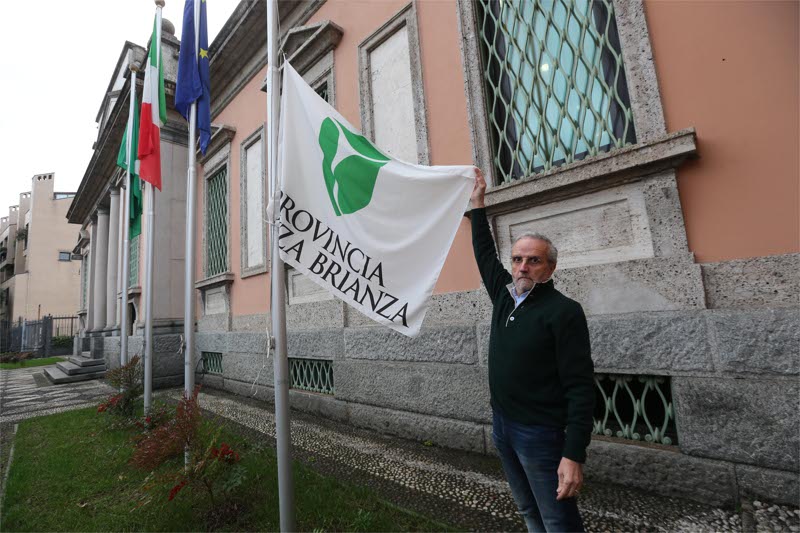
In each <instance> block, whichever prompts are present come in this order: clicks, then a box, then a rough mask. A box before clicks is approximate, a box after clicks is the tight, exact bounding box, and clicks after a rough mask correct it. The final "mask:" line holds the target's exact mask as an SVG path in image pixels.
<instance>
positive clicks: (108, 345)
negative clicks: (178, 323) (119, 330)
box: [102, 334, 183, 389]
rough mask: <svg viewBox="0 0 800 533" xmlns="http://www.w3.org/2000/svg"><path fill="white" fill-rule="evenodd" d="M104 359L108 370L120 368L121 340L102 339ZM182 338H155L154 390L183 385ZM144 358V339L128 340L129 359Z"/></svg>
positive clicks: (175, 335)
mask: <svg viewBox="0 0 800 533" xmlns="http://www.w3.org/2000/svg"><path fill="white" fill-rule="evenodd" d="M102 339H103V358H104V359H105V361H106V368H108V369H112V368H119V365H120V357H119V352H120V338H119V337H102ZM180 342H181V337H180V335H178V334H167V335H154V336H153V388H156V389H160V388H164V387H174V386H178V385H182V384H183V354H182V353H179V351H178V348H179V347H180ZM135 355H138V356H140V357H144V337H142V336H132V337H129V338H128V357H129V358H130V357H133V356H135Z"/></svg>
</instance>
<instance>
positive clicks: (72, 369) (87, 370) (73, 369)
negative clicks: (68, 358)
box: [56, 362, 106, 376]
mask: <svg viewBox="0 0 800 533" xmlns="http://www.w3.org/2000/svg"><path fill="white" fill-rule="evenodd" d="M56 367H58V369H59V370H61V371H62V372H64V373H65V374H68V375H70V376H74V375H76V374H92V373H95V372H105V371H106V365H105V364H103V365H102V366H99V365H94V366H79V365H76V364H75V363H69V362H61V363H57V364H56Z"/></svg>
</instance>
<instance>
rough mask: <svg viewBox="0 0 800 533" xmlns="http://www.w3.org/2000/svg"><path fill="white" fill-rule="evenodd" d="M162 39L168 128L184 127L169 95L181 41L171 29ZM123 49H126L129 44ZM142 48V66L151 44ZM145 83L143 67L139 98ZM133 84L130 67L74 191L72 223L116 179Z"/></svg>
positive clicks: (83, 217)
mask: <svg viewBox="0 0 800 533" xmlns="http://www.w3.org/2000/svg"><path fill="white" fill-rule="evenodd" d="M161 42H162V60H163V65H164V90H165V93H166V95H167V103H168V106H169V107H168V111H169V115H170V116H169V118H168V123H167V124H166V125H165V130H167V129H175V128H177V129H180V128H181V127H183V128H185V125H182V126H178V125H177V121H178V119H180V117H179V116H178V115H177V114H176V113H175V112H174V110H173V109H172V105H173V99H172V98H169V95H173V94H175V76H176V75H177V68H178V67H177V65H178V47H179V44H180V43H179V41H178V40H177V39H176V38H175V36H174V35H170V34H168V33H164V34H163V35H162V39H161ZM126 47H127V44H126ZM139 48H141V47H139ZM123 50H124V51H125V50H127V48H124V49H123ZM141 50H144V52H142V53H141V54H139V53H137V54H136V56H135V57H136V58H139V57H140V59H139V60H138V61H137V63H138V64H139V66H140V67H141V66H142V63H143V62H144V61H145V59H146V57H147V51H148V50H149V46H148V48H147V49H141ZM123 59H124V58H123V57H122V56H121V58H120V60H119V61H118V63H117V67H116V69H115V71H114V76H115V77H116V75H117V72H119V68H120V64H121V63H120V61H123ZM143 83H144V76H143V74H142V73H141V71H140V74H139V75H138V76H137V79H136V92H137V98H138V99H139V101H141V94H142V86H143ZM130 84H131V76H130V71H127V72H126V73H125V83H124V85H123V86H122V88H121V89H120V90H119V93H120V95H119V98H117V101H116V102H115V103H114V107H113V108H112V109H111V110H110V112H109V116H108V118H107V119H106V121H105V123H104V125H103V128H102V130H101V131H100V134H99V136H98V139H97V141H96V142H95V144H94V146H93V148H94V152H93V153H92V157H91V159H90V160H89V164H88V165H87V167H86V171H85V173H84V175H83V179H82V180H81V184H80V186H79V187H78V191H77V192H76V193H75V198H74V199H73V201H72V204H71V205H70V207H69V210H68V211H67V220H69V222H70V223H72V224H82V223H83V222H84V221H85V220H86V219H87V217H89V216H90V215H91V214H92V212H93V211H94V209H95V207H96V206H97V205H98V203H102V201H103V195H104V193H105V191H106V190H107V189H108V187H110V186H111V184H112V183H113V180H114V176H115V175H116V164H117V153H118V151H119V145H120V143H121V142H122V135H123V133H124V131H125V128H126V127H127V123H128V108H129V107H130V104H129V101H130ZM180 120H182V119H180ZM173 122H175V125H173V124H172V123H173Z"/></svg>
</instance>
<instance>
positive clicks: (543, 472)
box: [492, 409, 584, 533]
mask: <svg viewBox="0 0 800 533" xmlns="http://www.w3.org/2000/svg"><path fill="white" fill-rule="evenodd" d="M493 419H494V423H493V431H492V437H493V439H494V445H495V447H496V448H497V452H498V453H499V454H500V460H501V461H502V463H503V470H504V471H505V473H506V479H507V480H508V484H509V485H510V487H511V494H512V495H513V496H514V501H515V502H516V504H517V508H518V509H519V512H520V514H521V515H522V517H523V518H524V519H525V525H526V526H527V528H528V531H536V532H539V531H541V532H545V531H546V532H548V533H550V532H553V531H559V532H563V531H570V532H571V531H583V530H584V529H583V522H582V521H581V515H580V513H579V512H578V503H577V501H576V499H575V498H568V499H566V500H560V501H559V500H556V489H557V488H558V465H559V463H560V462H561V453H562V452H563V449H564V430H563V429H561V428H554V427H548V426H533V425H526V424H520V423H518V422H514V421H513V420H509V419H508V418H507V417H505V416H503V414H502V413H500V412H499V411H498V410H496V409H495V410H494V412H493Z"/></svg>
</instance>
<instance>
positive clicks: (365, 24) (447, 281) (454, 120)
mask: <svg viewBox="0 0 800 533" xmlns="http://www.w3.org/2000/svg"><path fill="white" fill-rule="evenodd" d="M407 4H408V2H407V1H406V0H401V1H393V0H392V1H389V0H387V1H382V2H347V1H335V0H334V1H328V2H326V3H325V4H324V5H323V6H322V7H321V8H320V10H319V11H318V12H317V13H315V15H314V16H313V17H312V19H311V20H310V21H309V24H312V23H314V22H319V21H322V20H331V21H333V22H335V23H336V24H338V25H339V26H341V27H342V29H343V30H344V35H343V36H342V40H341V42H340V43H339V45H338V47H337V48H336V51H335V52H334V64H335V67H334V68H335V73H336V104H337V109H338V110H339V112H340V113H342V115H344V116H345V118H347V120H349V121H350V122H351V123H353V124H354V125H359V124H360V122H361V120H360V111H359V106H360V102H359V86H358V45H359V43H361V42H362V41H363V40H364V39H366V38H367V37H368V36H370V35H371V34H372V33H373V32H375V31H376V30H377V29H378V28H380V27H381V26H382V25H383V24H384V23H385V22H386V21H388V20H389V19H390V18H392V17H393V16H394V15H395V14H396V13H397V12H398V11H400V10H401V9H402V8H404V7H405V6H406V5H407ZM417 11H418V22H419V39H420V48H421V54H420V57H421V59H422V71H423V83H424V88H425V99H426V107H427V112H428V137H429V143H430V154H431V162H432V164H434V165H451V164H471V163H472V155H471V154H472V151H471V148H470V139H469V127H468V125H467V109H466V97H465V95H464V78H463V73H462V65H461V52H460V51H459V44H458V25H457V20H456V16H457V12H456V7H455V2H454V1H447V2H419V3H418V4H417ZM265 74H266V69H264V70H262V71H261V72H259V73H258V74H256V76H255V77H254V78H253V80H252V81H251V82H250V83H249V84H248V85H247V86H246V87H245V88H244V89H243V90H242V91H241V92H240V93H239V94H238V95H237V97H236V98H235V99H234V100H233V101H232V102H231V103H230V104H229V105H228V106H227V107H225V109H224V110H223V111H222V112H221V113H220V114H219V115H218V116H216V117H214V122H215V123H220V124H226V125H229V126H233V127H235V128H236V135H235V137H234V138H233V141H232V146H231V156H230V158H231V159H230V174H229V178H228V183H229V187H230V215H229V226H228V231H229V239H230V269H229V270H230V271H231V272H232V273H233V274H234V275H235V276H236V278H235V281H234V283H233V285H232V287H231V308H232V312H233V315H235V316H242V315H250V314H256V313H264V312H266V310H267V308H268V298H269V275H268V274H262V275H257V276H252V277H248V278H245V279H241V277H240V273H241V251H240V246H241V220H240V193H239V188H240V183H239V178H240V173H239V172H240V170H239V161H240V146H239V145H240V143H241V142H242V141H243V140H244V139H245V138H247V136H249V135H250V134H251V133H252V132H253V131H255V130H256V129H257V128H258V127H260V126H261V125H262V124H263V123H264V121H265V120H266V95H265V94H264V93H263V92H261V90H260V88H261V84H262V80H263V79H264V76H265ZM199 182H200V183H199V184H198V204H197V213H198V214H199V216H202V213H203V198H204V193H203V185H204V183H203V182H204V180H203V179H200V180H199ZM198 227H202V226H198ZM199 233H200V232H198V240H197V249H198V250H199V251H200V252H202V235H201V234H199ZM197 272H198V278H199V279H201V278H202V277H203V274H202V272H203V265H202V253H198V256H197ZM478 286H479V276H478V271H477V268H476V266H475V262H474V259H473V256H472V245H471V237H470V227H469V222H468V221H467V220H466V219H465V220H464V221H463V222H462V224H461V227H460V228H459V231H458V233H457V235H456V239H455V241H454V243H453V247H452V249H451V251H450V255H449V256H448V259H447V261H446V262H445V265H444V268H443V269H442V274H441V276H440V278H439V282H438V284H437V285H436V289H435V292H436V293H441V292H449V291H457V290H468V289H474V288H477V287H478Z"/></svg>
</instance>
